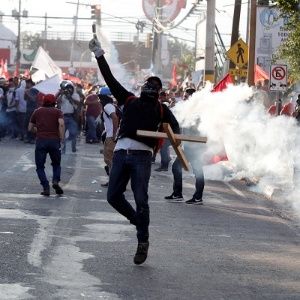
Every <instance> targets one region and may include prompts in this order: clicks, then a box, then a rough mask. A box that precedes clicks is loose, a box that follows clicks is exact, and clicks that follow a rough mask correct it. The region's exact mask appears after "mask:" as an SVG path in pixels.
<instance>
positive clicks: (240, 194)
mask: <svg viewBox="0 0 300 300" xmlns="http://www.w3.org/2000/svg"><path fill="white" fill-rule="evenodd" d="M224 183H225V184H226V185H227V186H228V187H229V188H230V189H231V190H232V191H233V192H234V193H236V194H238V195H239V196H241V197H243V198H246V196H245V194H244V193H243V192H241V191H239V190H238V189H236V188H235V187H234V186H233V185H231V184H230V183H228V182H224Z"/></svg>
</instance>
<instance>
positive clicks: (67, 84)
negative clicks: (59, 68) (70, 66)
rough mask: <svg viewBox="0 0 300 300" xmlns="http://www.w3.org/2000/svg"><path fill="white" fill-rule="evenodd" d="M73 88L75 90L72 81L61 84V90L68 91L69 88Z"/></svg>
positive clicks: (64, 81)
mask: <svg viewBox="0 0 300 300" xmlns="http://www.w3.org/2000/svg"><path fill="white" fill-rule="evenodd" d="M69 86H71V87H73V88H74V84H73V83H72V81H70V80H63V81H62V82H61V83H60V88H61V89H62V90H64V89H66V88H67V87H69Z"/></svg>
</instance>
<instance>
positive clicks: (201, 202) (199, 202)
mask: <svg viewBox="0 0 300 300" xmlns="http://www.w3.org/2000/svg"><path fill="white" fill-rule="evenodd" d="M185 203H186V204H199V205H202V204H203V200H202V199H196V198H194V197H193V198H192V199H190V200H187V201H185Z"/></svg>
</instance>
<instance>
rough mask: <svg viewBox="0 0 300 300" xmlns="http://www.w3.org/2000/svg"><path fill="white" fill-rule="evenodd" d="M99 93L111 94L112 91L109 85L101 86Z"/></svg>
mask: <svg viewBox="0 0 300 300" xmlns="http://www.w3.org/2000/svg"><path fill="white" fill-rule="evenodd" d="M98 95H111V91H110V89H109V87H108V86H103V87H101V88H99V92H98Z"/></svg>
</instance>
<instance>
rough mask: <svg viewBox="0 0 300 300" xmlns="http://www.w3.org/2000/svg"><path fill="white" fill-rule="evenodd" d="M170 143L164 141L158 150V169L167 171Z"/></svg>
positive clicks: (169, 158) (169, 159)
mask: <svg viewBox="0 0 300 300" xmlns="http://www.w3.org/2000/svg"><path fill="white" fill-rule="evenodd" d="M170 146H171V142H170V141H169V140H168V139H167V140H164V143H163V145H162V147H161V149H160V158H161V160H160V167H161V168H166V169H168V167H169V162H170V161H171V156H170V149H169V147H170Z"/></svg>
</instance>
